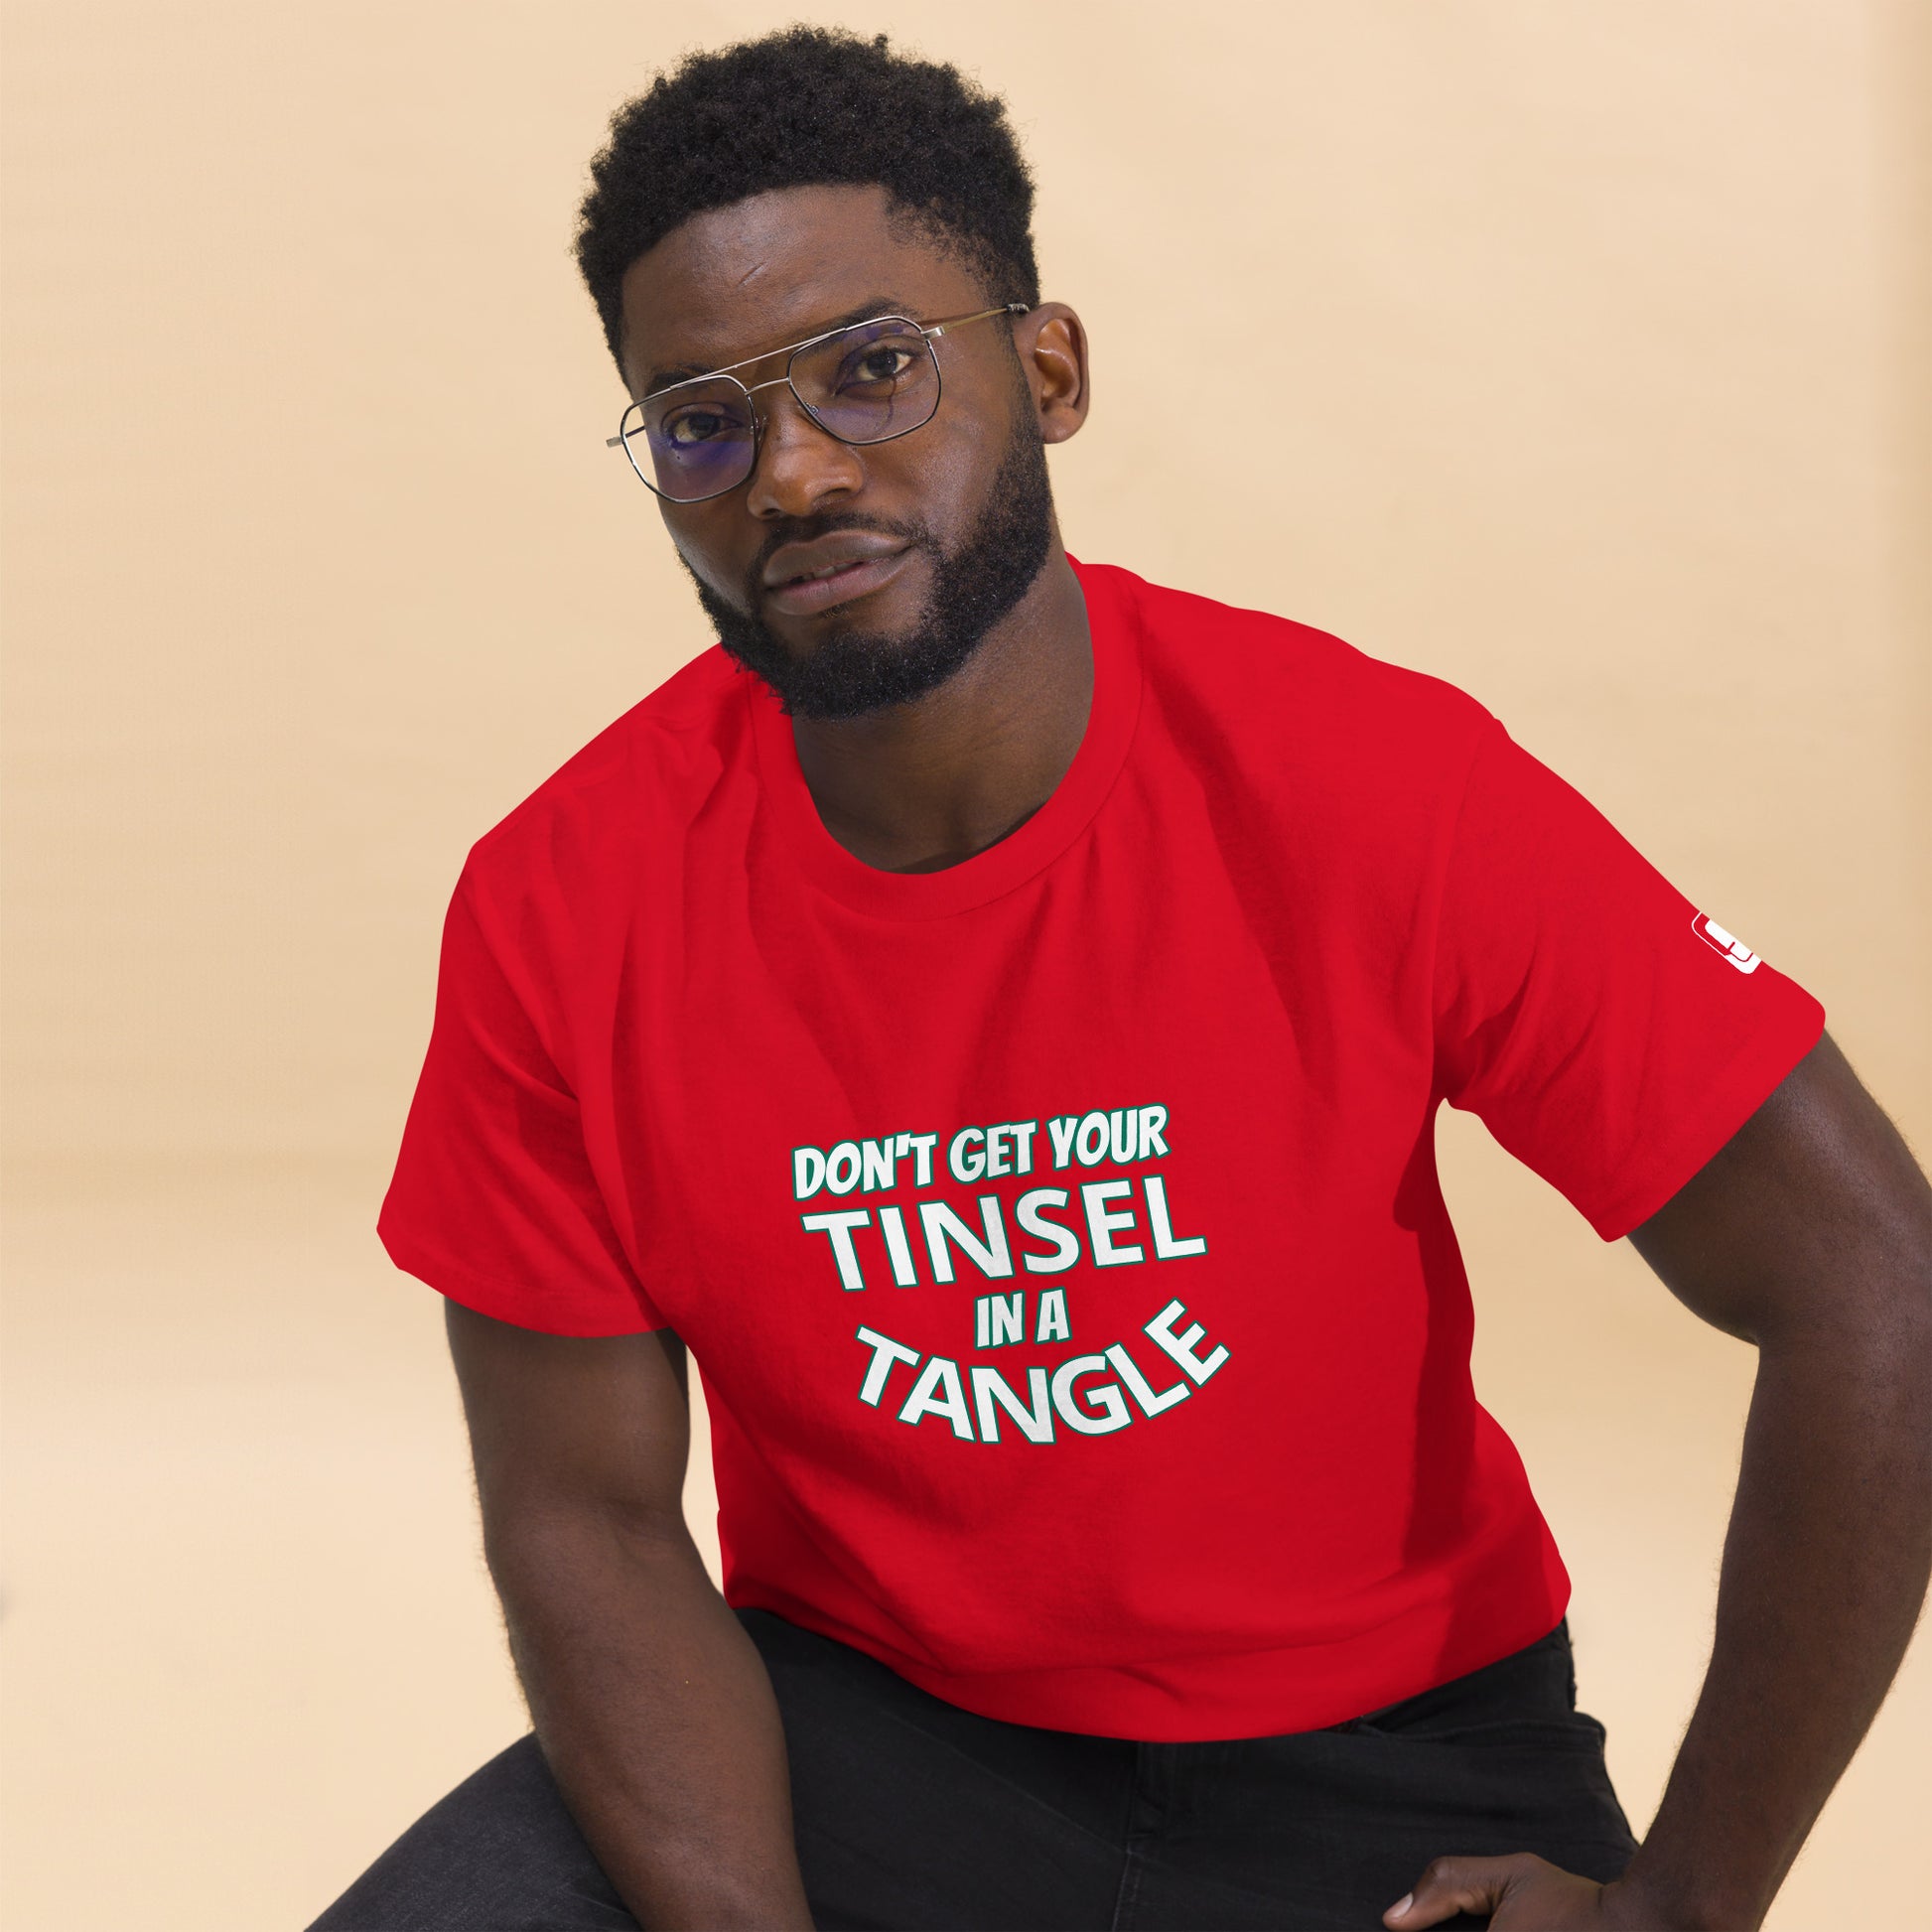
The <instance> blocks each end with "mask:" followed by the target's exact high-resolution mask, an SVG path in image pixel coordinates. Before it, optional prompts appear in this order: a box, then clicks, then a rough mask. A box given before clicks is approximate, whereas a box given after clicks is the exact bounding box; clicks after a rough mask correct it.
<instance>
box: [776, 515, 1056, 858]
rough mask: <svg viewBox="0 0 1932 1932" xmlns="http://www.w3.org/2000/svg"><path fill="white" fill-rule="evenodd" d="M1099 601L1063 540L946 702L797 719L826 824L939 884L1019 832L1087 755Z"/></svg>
mask: <svg viewBox="0 0 1932 1932" xmlns="http://www.w3.org/2000/svg"><path fill="white" fill-rule="evenodd" d="M1092 700H1093V646H1092V641H1091V638H1090V636H1089V633H1088V629H1087V607H1086V600H1085V599H1084V598H1083V597H1082V596H1081V594H1080V584H1079V580H1078V579H1077V578H1076V577H1075V576H1074V575H1073V570H1072V567H1071V566H1070V565H1069V564H1068V563H1067V561H1066V553H1065V552H1064V551H1063V550H1062V549H1061V548H1060V546H1059V544H1058V542H1057V541H1056V542H1055V543H1054V545H1053V548H1052V551H1051V554H1050V555H1049V556H1048V557H1047V560H1046V563H1045V565H1044V566H1043V567H1042V568H1041V570H1040V573H1039V575H1038V577H1037V578H1035V580H1034V584H1033V588H1032V589H1031V590H1029V591H1028V593H1027V595H1026V596H1025V597H1024V598H1022V599H1021V600H1020V602H1019V603H1018V604H1017V605H1015V606H1014V608H1013V609H1012V610H1011V611H1010V612H1009V613H1008V614H1007V615H1006V616H1005V617H1004V618H1003V619H1001V621H999V622H998V623H997V624H995V625H994V627H993V628H992V629H991V630H989V631H988V632H987V633H986V637H985V640H984V641H983V642H982V643H981V645H980V646H979V648H978V649H977V650H976V651H974V652H973V654H972V656H971V657H969V658H968V659H967V660H966V662H965V664H963V665H962V666H961V667H960V669H959V670H958V671H957V672H956V673H955V674H954V675H953V676H952V677H950V678H948V679H947V680H946V682H945V683H944V684H943V685H941V686H940V687H939V689H938V690H936V691H932V692H929V693H928V694H927V695H926V696H925V697H923V698H919V699H915V700H914V701H913V702H912V703H911V704H902V705H888V706H886V707H884V708H883V709H881V710H879V711H876V712H869V713H867V714H866V715H865V716H863V717H860V718H794V719H793V720H792V740H793V743H794V744H795V745H796V746H797V748H798V763H799V767H800V769H801V770H802V771H803V772H804V774H805V783H806V784H807V786H809V787H810V790H811V794H812V802H813V803H814V804H815V805H816V806H817V807H818V815H819V818H820V819H821V820H822V821H823V823H824V826H825V829H826V830H827V831H828V832H830V833H831V835H832V836H833V838H835V839H837V840H838V842H839V843H840V844H841V845H842V846H844V847H845V849H846V850H847V851H848V852H850V853H851V854H852V855H853V857H854V858H857V859H862V860H864V862H865V863H866V864H867V865H869V866H874V867H877V868H878V869H879V870H880V871H882V872H939V871H941V870H943V869H944V868H945V867H947V866H956V865H958V864H959V863H960V862H961V861H962V860H965V859H970V858H972V857H973V855H974V854H975V853H978V852H984V851H985V850H986V849H987V847H988V846H991V845H997V844H998V843H999V842H1000V840H1002V839H1003V838H1005V837H1006V836H1007V834H1008V833H1010V832H1013V831H1015V830H1017V829H1018V828H1019V827H1020V826H1021V825H1022V824H1024V823H1025V822H1026V821H1027V820H1028V819H1029V818H1031V817H1032V816H1033V815H1034V813H1035V812H1036V811H1037V810H1038V809H1039V808H1040V806H1041V805H1043V804H1044V803H1045V802H1046V800H1047V799H1048V798H1049V797H1050V796H1051V795H1052V793H1053V788H1054V787H1055V786H1056V785H1057V784H1058V783H1059V781H1060V779H1061V778H1062V777H1064V776H1065V774H1066V768H1067V766H1068V765H1070V764H1071V763H1072V762H1073V755H1074V753H1075V752H1077V751H1078V750H1079V749H1080V740H1081V738H1082V737H1083V736H1084V735H1085V732H1086V728H1087V712H1088V710H1089V708H1090V706H1091V704H1092Z"/></svg>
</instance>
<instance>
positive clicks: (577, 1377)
mask: <svg viewBox="0 0 1932 1932" xmlns="http://www.w3.org/2000/svg"><path fill="white" fill-rule="evenodd" d="M447 1325H448V1330H449V1337H450V1352H451V1355H452V1356H453V1358H454V1359H455V1362H456V1368H457V1377H458V1380H459V1382H460V1383H461V1385H462V1389H463V1403H464V1410H465V1413H466V1415H467V1416H468V1418H469V1424H470V1442H471V1449H472V1452H473V1454H474V1456H475V1459H476V1468H477V1487H478V1493H479V1495H480V1497H481V1499H482V1503H483V1550H484V1555H485V1557H486V1558H487V1560H488V1564H489V1574H490V1576H491V1578H492V1579H493V1580H494V1582H495V1585H496V1589H497V1593H498V1595H499V1596H500V1597H501V1598H502V1602H503V1611H504V1617H505V1621H506V1622H507V1625H508V1629H509V1641H510V1654H511V1656H512V1657H513V1658H514V1660H515V1663H516V1670H517V1675H518V1677H519V1678H520V1679H521V1680H522V1684H523V1692H524V1696H525V1698H526V1699H527V1701H528V1703H529V1707H530V1716H531V1720H532V1722H533V1723H534V1725H535V1726H536V1733H537V1741H538V1743H539V1745H540V1746H541V1747H542V1750H543V1754H544V1758H545V1760H546V1761H547V1762H548V1764H549V1766H550V1769H551V1772H552V1774H553V1775H554V1776H555V1778H556V1780H557V1784H558V1787H559V1789H560V1790H561V1791H562V1793H563V1795H564V1799H565V1802H566V1803H567V1804H568V1806H569V1808H570V1811H571V1814H572V1816H573V1817H574V1818H575V1819H576V1820H577V1823H578V1825H579V1827H580V1828H581V1829H582V1831H583V1833H584V1836H585V1838H586V1839H587V1840H589V1842H590V1845H591V1849H592V1850H593V1851H594V1852H595V1853H596V1854H597V1858H598V1862H599V1863H600V1864H602V1865H603V1867H604V1869H605V1871H606V1873H607V1874H608V1875H609V1877H610V1879H611V1882H612V1883H613V1884H614V1885H615V1886H616V1887H617V1889H618V1892H619V1895H620V1896H621V1898H622V1899H623V1901H624V1903H625V1904H626V1905H627V1906H628V1907H629V1908H630V1911H631V1913H632V1914H633V1915H634V1916H635V1917H636V1918H637V1919H638V1920H639V1921H640V1922H641V1923H642V1924H643V1925H645V1926H647V1927H655V1926H678V1927H692V1926H703V1927H707V1928H710V1927H730V1926H758V1927H760V1928H764V1927H780V1928H783V1927H805V1928H809V1927H810V1925H811V1916H810V1913H809V1911H808V1910H807V1907H806V1903H805V1892H804V1886H803V1884H802V1882H801V1880H800V1878H799V1874H798V1863H797V1856H796V1853H795V1851H794V1849H793V1844H792V1831H791V1789H790V1783H789V1780H788V1776H787V1772H786V1765H785V1746H784V1735H783V1732H782V1730H781V1728H780V1726H779V1721H778V1709H777V1705H776V1702H775V1701H774V1699H773V1698H772V1695H771V1683H770V1679H769V1678H768V1677H767V1676H766V1674H765V1670H764V1665H763V1663H762V1661H761V1660H760V1658H759V1654H758V1651H757V1649H756V1648H755V1647H754V1645H753V1644H752V1642H751V1640H750V1638H748V1637H747V1636H746V1634H745V1632H744V1629H743V1627H742V1626H741V1625H740V1623H739V1621H738V1619H737V1617H736V1616H735V1615H734V1614H733V1612H732V1610H731V1608H730V1607H729V1606H728V1605H727V1603H726V1602H725V1599H724V1598H723V1597H722V1596H721V1595H719V1593H718V1591H717V1589H716V1587H714V1586H713V1584H712V1582H711V1579H710V1578H709V1577H708V1576H707V1575H706V1573H705V1569H704V1565H703V1563H702V1562H701V1560H700V1559H699V1556H698V1552H697V1547H696V1546H695V1545H694V1544H693V1543H692V1541H691V1536H690V1532H689V1531H688V1530H687V1528H686V1527H685V1522H684V1508H683V1493H682V1492H683V1485H684V1467H685V1460H686V1454H687V1449H688V1445H689V1440H690V1411H689V1408H688V1406H687V1401H686V1391H685V1363H684V1348H683V1344H682V1343H681V1342H679V1340H678V1339H677V1337H676V1336H675V1335H674V1334H672V1333H671V1332H670V1331H669V1330H668V1329H661V1330H658V1331H657V1332H655V1333H651V1334H634V1335H616V1336H611V1337H608V1338H596V1339H586V1338H579V1337H574V1336H568V1335H549V1334H539V1333H537V1332H535V1331H533V1330H531V1329H527V1328H517V1327H513V1326H511V1325H509V1324H508V1323H506V1322H502V1321H496V1320H493V1319H491V1318H490V1317H489V1316H488V1315H483V1314H479V1313H476V1312H475V1311H472V1310H469V1309H466V1308H464V1307H462V1306H461V1305H460V1304H458V1303H456V1302H449V1303H448V1304H447Z"/></svg>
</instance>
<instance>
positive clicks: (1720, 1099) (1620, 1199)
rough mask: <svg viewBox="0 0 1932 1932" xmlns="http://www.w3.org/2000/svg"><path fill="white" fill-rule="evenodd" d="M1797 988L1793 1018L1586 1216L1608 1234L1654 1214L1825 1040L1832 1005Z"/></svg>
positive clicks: (1742, 1054)
mask: <svg viewBox="0 0 1932 1932" xmlns="http://www.w3.org/2000/svg"><path fill="white" fill-rule="evenodd" d="M1795 990H1797V991H1798V992H1800V993H1801V995H1802V1004H1800V1005H1796V1006H1794V1008H1793V1010H1792V1012H1791V1014H1790V1016H1789V1018H1788V1019H1787V1021H1786V1022H1785V1024H1783V1025H1781V1026H1779V1027H1776V1028H1773V1029H1769V1030H1767V1031H1766V1032H1764V1033H1761V1034H1759V1035H1756V1036H1755V1037H1754V1038H1752V1039H1751V1040H1749V1041H1747V1042H1746V1044H1745V1045H1744V1046H1743V1047H1742V1048H1741V1049H1740V1050H1739V1051H1738V1052H1737V1053H1736V1054H1735V1055H1733V1056H1732V1058H1731V1059H1730V1061H1729V1063H1728V1064H1727V1065H1726V1066H1725V1069H1724V1071H1723V1073H1722V1074H1720V1075H1719V1077H1718V1078H1717V1079H1716V1080H1714V1081H1713V1082H1712V1083H1711V1087H1710V1095H1711V1097H1710V1099H1709V1100H1708V1102H1707V1103H1706V1105H1705V1106H1703V1107H1702V1108H1700V1109H1699V1110H1698V1112H1696V1113H1695V1114H1693V1115H1691V1116H1690V1117H1689V1118H1688V1119H1686V1120H1684V1121H1681V1122H1679V1123H1677V1125H1676V1127H1675V1129H1674V1130H1673V1131H1672V1132H1671V1133H1669V1134H1667V1135H1661V1136H1659V1137H1658V1138H1657V1139H1656V1140H1655V1141H1653V1142H1652V1143H1651V1144H1650V1146H1649V1147H1648V1148H1647V1149H1646V1151H1645V1154H1644V1156H1643V1158H1642V1159H1641V1160H1640V1161H1639V1162H1638V1163H1637V1164H1636V1166H1635V1169H1634V1171H1632V1172H1626V1173H1624V1174H1623V1175H1622V1176H1621V1185H1619V1186H1618V1188H1617V1190H1616V1192H1615V1193H1613V1194H1612V1195H1611V1196H1610V1197H1609V1198H1608V1199H1607V1200H1605V1201H1601V1202H1599V1203H1597V1204H1596V1205H1595V1206H1594V1207H1593V1208H1590V1207H1585V1208H1584V1209H1583V1212H1584V1217H1585V1219H1586V1220H1587V1221H1588V1222H1589V1224H1590V1226H1591V1227H1592V1228H1594V1229H1595V1230H1596V1232H1597V1234H1598V1235H1599V1236H1601V1238H1602V1239H1603V1240H1605V1241H1618V1240H1621V1239H1622V1238H1623V1236H1624V1235H1626V1234H1628V1233H1629V1232H1630V1230H1631V1229H1632V1228H1636V1227H1641V1226H1642V1225H1643V1223H1644V1222H1645V1221H1647V1220H1649V1218H1650V1217H1651V1215H1653V1214H1654V1213H1656V1212H1657V1210H1658V1209H1659V1208H1660V1207H1662V1206H1663V1205H1664V1203H1665V1202H1666V1201H1668V1200H1669V1199H1670V1198H1671V1196H1672V1195H1674V1194H1675V1193H1676V1192H1677V1191H1678V1189H1679V1188H1681V1187H1682V1186H1684V1184H1685V1183H1686V1182H1687V1181H1689V1180H1690V1179H1691V1178H1692V1176H1693V1175H1695V1174H1697V1173H1700V1172H1701V1171H1702V1170H1703V1168H1704V1167H1705V1165H1706V1164H1707V1163H1708V1162H1709V1161H1710V1160H1711V1159H1712V1157H1713V1156H1714V1155H1716V1154H1717V1152H1718V1151H1719V1149H1721V1148H1722V1147H1723V1146H1724V1145H1725V1142H1727V1141H1728V1140H1729V1139H1730V1138H1731V1136H1732V1135H1733V1134H1735V1133H1736V1132H1737V1130H1738V1129H1739V1128H1740V1127H1742V1126H1743V1124H1744V1123H1745V1122H1746V1121H1747V1120H1749V1119H1750V1117H1751V1115H1752V1114H1754V1113H1755V1112H1756V1111H1757V1110H1758V1108H1759V1107H1761V1106H1762V1105H1763V1104H1764V1102H1765V1101H1766V1100H1767V1099H1768V1098H1769V1097H1770V1095H1771V1094H1772V1092H1773V1091H1774V1090H1775V1089H1776V1087H1777V1086H1778V1084H1779V1082H1780V1081H1782V1080H1783V1079H1784V1077H1785V1075H1786V1074H1788V1073H1789V1072H1790V1071H1791V1069H1792V1068H1793V1067H1794V1066H1796V1065H1797V1064H1798V1062H1799V1061H1800V1060H1801V1059H1803V1058H1804V1056H1805V1055H1806V1054H1807V1053H1809V1052H1810V1051H1811V1049H1812V1048H1813V1047H1814V1046H1816V1045H1817V1044H1818V1041H1819V1039H1820V1038H1821V1037H1822V1036H1823V1035H1824V1032H1825V1009H1824V1008H1823V1007H1822V1006H1821V1005H1820V1004H1819V1003H1818V1001H1817V1000H1816V999H1814V998H1813V997H1812V996H1811V995H1810V994H1809V993H1804V992H1803V989H1802V988H1798V989H1795ZM1578 1205H1579V1206H1582V1205H1583V1204H1582V1203H1581V1202H1579V1203H1578Z"/></svg>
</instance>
